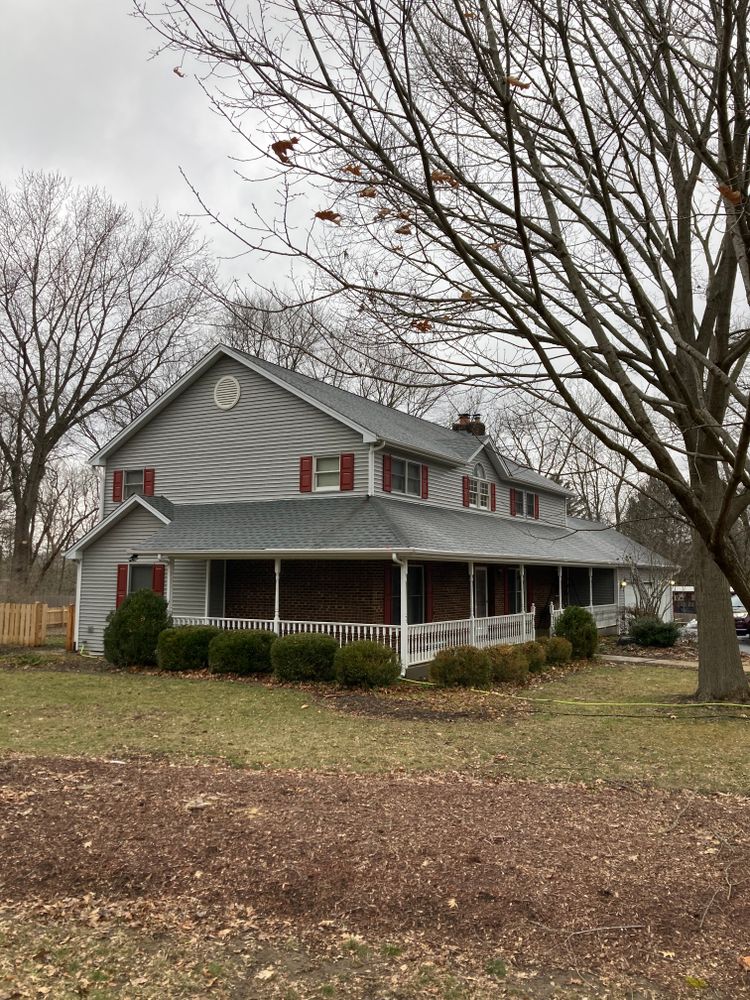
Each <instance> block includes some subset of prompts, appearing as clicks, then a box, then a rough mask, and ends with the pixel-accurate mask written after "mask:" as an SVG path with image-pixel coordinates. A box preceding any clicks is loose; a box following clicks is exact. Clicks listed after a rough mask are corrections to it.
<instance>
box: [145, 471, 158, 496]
mask: <svg viewBox="0 0 750 1000" xmlns="http://www.w3.org/2000/svg"><path fill="white" fill-rule="evenodd" d="M155 483H156V470H155V469H144V470H143V495H144V496H145V497H152V496H153V495H154V485H155Z"/></svg>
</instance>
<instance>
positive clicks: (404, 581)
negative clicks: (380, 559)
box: [400, 559, 409, 677]
mask: <svg viewBox="0 0 750 1000" xmlns="http://www.w3.org/2000/svg"><path fill="white" fill-rule="evenodd" d="M408 582H409V560H408V559H404V560H403V562H402V563H401V578H400V584H401V676H402V677H403V676H404V674H405V673H406V668H407V667H408V666H409V587H408Z"/></svg>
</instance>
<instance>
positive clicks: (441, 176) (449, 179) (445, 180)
mask: <svg viewBox="0 0 750 1000" xmlns="http://www.w3.org/2000/svg"><path fill="white" fill-rule="evenodd" d="M430 177H431V178H432V181H433V183H434V184H437V185H440V184H449V185H450V186H451V187H452V188H457V187H458V186H459V185H458V181H457V180H456V178H455V177H454V176H453V175H452V174H449V173H448V172H447V170H433V171H432V173H431V174H430Z"/></svg>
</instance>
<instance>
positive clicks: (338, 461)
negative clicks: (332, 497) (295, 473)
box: [312, 455, 341, 493]
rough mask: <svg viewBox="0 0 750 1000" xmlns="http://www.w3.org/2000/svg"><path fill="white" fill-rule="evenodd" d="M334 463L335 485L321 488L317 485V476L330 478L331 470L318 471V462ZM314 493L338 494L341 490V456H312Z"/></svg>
mask: <svg viewBox="0 0 750 1000" xmlns="http://www.w3.org/2000/svg"><path fill="white" fill-rule="evenodd" d="M333 461H335V462H336V485H335V486H321V485H319V483H318V476H331V475H333V469H324V470H319V469H318V462H333ZM312 488H313V492H314V493H338V492H339V491H340V490H341V455H315V456H313V481H312Z"/></svg>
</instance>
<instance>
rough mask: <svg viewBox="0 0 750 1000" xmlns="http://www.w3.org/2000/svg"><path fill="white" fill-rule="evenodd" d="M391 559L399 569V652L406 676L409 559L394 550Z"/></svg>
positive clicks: (402, 671)
mask: <svg viewBox="0 0 750 1000" xmlns="http://www.w3.org/2000/svg"><path fill="white" fill-rule="evenodd" d="M391 559H393V561H394V563H395V564H396V565H397V566H398V567H399V568H400V569H401V580H400V583H401V601H400V604H401V622H400V628H399V654H400V656H401V676H402V677H404V676H406V668H407V667H408V666H409V609H408V600H409V597H408V589H407V579H408V573H409V560H408V559H399V557H398V555H397V554H396V553H395V552H392V553H391Z"/></svg>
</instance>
